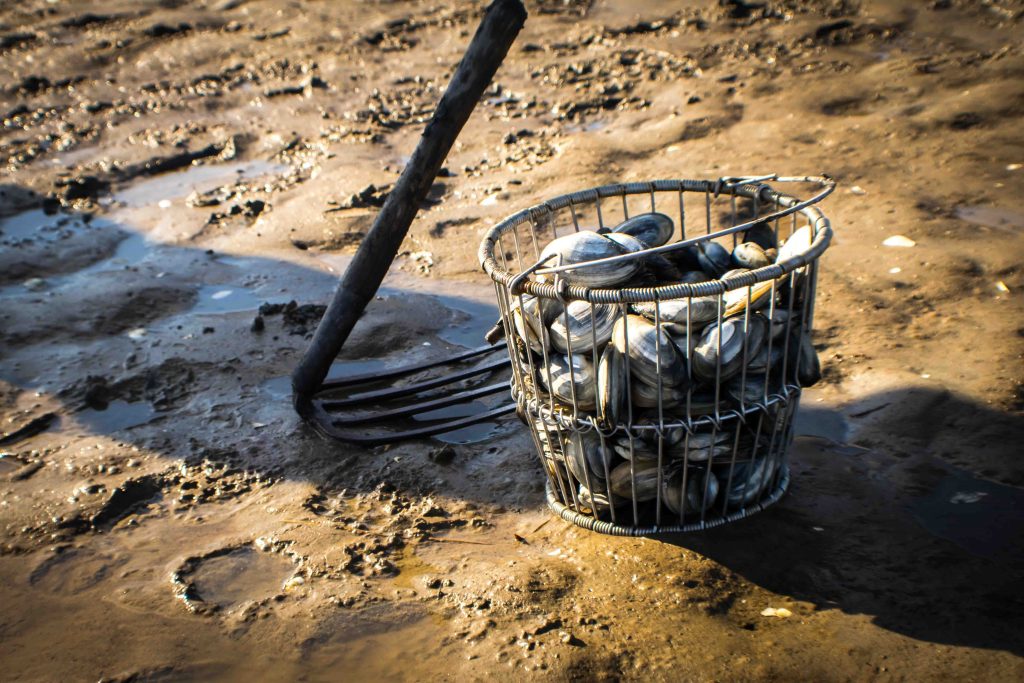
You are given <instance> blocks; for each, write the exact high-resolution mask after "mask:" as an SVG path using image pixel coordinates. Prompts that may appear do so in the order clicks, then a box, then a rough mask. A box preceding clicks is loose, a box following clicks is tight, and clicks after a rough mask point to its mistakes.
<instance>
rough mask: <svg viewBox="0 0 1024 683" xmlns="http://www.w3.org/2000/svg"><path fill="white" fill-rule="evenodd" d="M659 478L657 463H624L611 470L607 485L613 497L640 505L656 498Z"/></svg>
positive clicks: (639, 461)
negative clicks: (626, 499)
mask: <svg viewBox="0 0 1024 683" xmlns="http://www.w3.org/2000/svg"><path fill="white" fill-rule="evenodd" d="M659 477H660V475H659V470H658V463H657V461H648V460H637V461H636V462H624V463H621V464H619V465H618V466H616V468H615V469H614V470H612V473H611V476H610V477H609V478H608V485H609V487H610V488H611V490H612V493H613V494H614V495H616V496H619V497H621V498H629V499H633V500H636V502H638V503H642V502H644V501H645V500H654V499H655V498H657V497H658V484H659V482H658V479H659Z"/></svg>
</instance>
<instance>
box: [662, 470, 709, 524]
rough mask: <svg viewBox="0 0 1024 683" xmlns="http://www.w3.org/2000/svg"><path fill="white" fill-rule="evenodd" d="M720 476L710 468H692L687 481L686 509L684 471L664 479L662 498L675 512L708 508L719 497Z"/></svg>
mask: <svg viewBox="0 0 1024 683" xmlns="http://www.w3.org/2000/svg"><path fill="white" fill-rule="evenodd" d="M718 488H719V486H718V477H716V476H715V475H714V473H712V472H709V471H708V470H692V471H691V472H689V476H688V477H687V481H686V509H685V510H683V509H682V505H681V502H682V489H683V473H682V472H680V473H679V474H675V475H673V476H671V477H668V478H665V479H663V480H662V487H661V500H662V501H664V503H665V507H667V508H668V509H669V510H671V511H672V512H674V513H675V514H677V515H679V514H685V513H687V512H694V513H700V512H701V511H703V510H708V509H710V508H711V506H712V505H714V503H715V498H717V497H718Z"/></svg>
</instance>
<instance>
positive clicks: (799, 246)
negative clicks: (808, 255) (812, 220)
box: [775, 225, 814, 263]
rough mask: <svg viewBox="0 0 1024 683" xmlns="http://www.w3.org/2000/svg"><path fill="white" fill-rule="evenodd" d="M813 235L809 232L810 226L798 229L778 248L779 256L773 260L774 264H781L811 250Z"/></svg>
mask: <svg viewBox="0 0 1024 683" xmlns="http://www.w3.org/2000/svg"><path fill="white" fill-rule="evenodd" d="M813 237H814V234H813V233H812V232H811V226H809V225H805V226H804V227H802V228H800V229H799V230H797V231H796V232H794V233H793V234H792V235H790V236H789V238H788V239H787V240H786V241H785V243H783V245H782V246H781V247H779V255H778V257H777V258H776V259H775V262H776V263H782V262H783V261H785V260H786V259H790V258H792V257H794V256H797V255H799V254H802V253H804V252H805V251H807V250H808V249H810V248H811V241H812V239H813Z"/></svg>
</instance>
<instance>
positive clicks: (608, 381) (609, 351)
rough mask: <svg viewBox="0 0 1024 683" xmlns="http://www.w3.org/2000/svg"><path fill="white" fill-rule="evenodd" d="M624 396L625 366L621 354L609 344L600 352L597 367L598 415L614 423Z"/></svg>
mask: <svg viewBox="0 0 1024 683" xmlns="http://www.w3.org/2000/svg"><path fill="white" fill-rule="evenodd" d="M625 398H626V367H625V363H624V362H623V358H622V354H621V353H619V352H618V351H617V350H616V348H615V347H614V346H612V345H611V344H609V345H608V346H606V347H605V348H604V352H603V353H601V359H600V361H599V362H598V367H597V408H598V416H599V417H600V418H601V419H602V420H604V421H605V422H607V423H609V424H616V423H617V422H618V419H619V412H620V407H621V406H622V403H623V401H624V400H625Z"/></svg>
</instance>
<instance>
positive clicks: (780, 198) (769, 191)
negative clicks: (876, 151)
mask: <svg viewBox="0 0 1024 683" xmlns="http://www.w3.org/2000/svg"><path fill="white" fill-rule="evenodd" d="M776 179H777V180H780V181H787V182H809V183H818V184H819V185H821V186H823V187H825V188H826V192H825V193H823V196H824V195H827V194H828V193H829V192H831V190H832V189H833V188H834V187H835V182H834V181H833V180H832V179H831V178H829V177H828V176H824V175H822V176H806V177H800V178H776ZM722 187H723V179H718V180H715V181H711V180H651V181H647V182H637V183H619V184H612V185H601V186H598V187H593V188H589V189H586V190H581V191H578V192H572V193H569V194H563V195H559V196H557V197H554V198H552V199H549V200H547V201H544V202H541V203H540V204H536V205H534V206H531V207H529V208H527V209H523V210H522V211H518V212H516V213H514V214H512V215H511V216H508V217H506V218H505V219H503V220H502V221H500V222H499V223H497V224H496V225H495V226H494V227H492V228H491V229H490V230H489V231H488V232H487V234H486V235H485V236H484V239H483V241H482V242H481V244H480V250H479V259H480V264H481V266H482V267H483V269H484V271H485V272H486V273H487V274H488V276H489V277H490V278H491V279H492V280H493V281H495V282H497V283H499V284H501V285H503V286H505V287H509V286H510V285H511V284H512V282H513V280H515V279H516V278H517V275H518V274H513V273H511V272H509V271H508V270H507V269H506V268H504V267H502V266H501V264H499V263H498V262H497V260H496V259H495V258H494V250H495V247H496V246H497V244H498V240H499V239H500V238H501V236H502V235H504V234H505V233H507V232H509V231H511V230H513V229H514V228H516V227H518V226H519V225H522V224H523V223H525V222H527V221H534V222H536V220H537V217H538V215H550V214H552V213H554V211H556V210H559V209H563V208H566V207H571V206H575V205H576V204H579V203H582V202H588V201H595V200H600V199H603V198H607V197H625V196H627V195H634V194H648V193H650V194H652V195H653V193H654V192H671V191H676V192H703V193H711V192H714V193H715V194H716V195H717V194H718V193H719V192H720V191H721V190H722ZM727 189H728V190H729V192H730V193H733V194H735V195H737V196H741V197H747V198H751V199H752V198H755V197H757V198H766V199H767V200H769V201H772V202H776V203H777V204H778V205H780V206H788V207H792V206H795V205H798V204H800V203H801V200H798V199H797V198H795V197H792V196H790V195H786V194H782V193H780V192H778V191H776V190H775V189H774V188H772V187H770V186H768V185H765V184H763V183H761V182H757V183H740V184H734V185H728V186H727ZM820 199H821V197H819V198H818V200H820ZM797 212H798V213H801V214H803V215H804V216H805V217H806V218H807V219H808V221H809V223H810V224H811V226H812V230H813V238H812V242H811V245H810V247H809V248H808V249H807V250H806V251H804V252H802V253H800V254H796V255H795V256H792V257H790V258H789V259H786V260H785V261H783V262H782V263H775V264H772V265H769V266H765V267H763V268H758V269H756V270H751V271H749V272H746V273H743V274H741V275H738V276H735V277H731V278H729V279H728V280H723V279H716V280H709V281H707V282H700V283H695V284H690V283H678V284H672V285H662V286H659V287H639V288H636V287H623V288H618V289H609V288H602V289H598V288H590V287H583V286H580V285H572V284H570V285H568V286H565V287H563V288H561V289H557V288H556V287H555V286H554V285H552V284H548V283H539V282H534V281H532V280H530V279H528V278H525V279H523V278H520V282H521V284H519V287H520V291H521V292H522V293H524V294H529V295H532V296H537V297H541V298H545V299H560V300H564V301H573V300H583V301H588V302H590V303H640V302H649V301H663V300H668V299H682V298H688V297H704V296H716V295H719V294H722V293H723V292H726V291H729V290H733V289H738V288H740V287H749V286H752V285H754V284H756V283H758V282H768V281H771V280H776V279H778V278H780V277H782V276H783V275H786V274H787V273H791V272H793V271H795V270H797V269H799V268H802V267H804V266H806V265H808V264H809V263H811V262H812V261H814V260H816V259H817V258H818V257H819V256H821V254H822V253H823V252H824V251H825V249H827V248H828V245H829V243H830V242H831V240H832V227H831V222H830V221H829V219H828V218H827V217H826V216H825V214H824V213H822V212H821V210H820V209H818V208H817V207H816V206H813V205H811V204H808V205H807V206H804V207H803V208H801V209H799V210H798V211H797ZM714 236H715V235H714V233H712V234H710V235H706V236H704V237H705V238H706V239H708V240H710V239H713V238H714ZM562 282H563V283H564V280H563V281H562ZM516 293H519V292H516Z"/></svg>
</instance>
